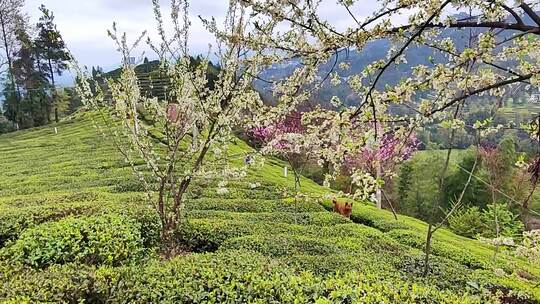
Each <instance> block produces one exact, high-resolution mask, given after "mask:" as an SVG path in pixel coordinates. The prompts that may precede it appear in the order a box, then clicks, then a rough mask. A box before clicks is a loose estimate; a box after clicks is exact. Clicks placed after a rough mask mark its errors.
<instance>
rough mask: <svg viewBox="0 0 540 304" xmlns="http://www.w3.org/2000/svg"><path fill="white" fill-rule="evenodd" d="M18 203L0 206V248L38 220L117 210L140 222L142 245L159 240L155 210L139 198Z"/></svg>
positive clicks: (151, 243)
mask: <svg viewBox="0 0 540 304" xmlns="http://www.w3.org/2000/svg"><path fill="white" fill-rule="evenodd" d="M17 205H18V204H15V205H14V206H13V205H11V204H10V205H5V206H3V207H0V248H1V247H3V246H5V244H6V243H8V242H9V241H13V240H16V239H17V238H18V237H19V235H21V233H23V232H24V231H25V230H26V229H28V228H32V227H35V226H37V225H39V224H42V223H45V222H48V221H56V220H59V219H62V218H64V217H68V216H75V217H76V216H90V215H99V214H111V213H112V214H121V215H124V216H127V217H130V218H132V219H134V220H135V221H137V222H138V223H140V225H141V233H142V237H143V239H144V244H145V247H154V246H156V245H157V243H158V242H159V231H160V226H161V223H160V221H159V217H158V215H157V213H156V212H155V210H154V209H153V208H152V207H151V206H147V205H145V204H144V203H141V202H127V201H126V202H123V201H121V202H110V201H108V200H104V201H101V200H95V201H75V202H71V203H69V202H64V201H62V200H60V201H58V203H45V204H41V205H40V204H37V205H29V206H26V205H23V207H18V206H17Z"/></svg>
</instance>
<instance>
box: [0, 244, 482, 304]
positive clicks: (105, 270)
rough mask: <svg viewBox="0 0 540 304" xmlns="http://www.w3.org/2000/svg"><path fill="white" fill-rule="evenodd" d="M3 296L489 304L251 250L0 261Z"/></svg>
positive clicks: (41, 299) (61, 299)
mask: <svg viewBox="0 0 540 304" xmlns="http://www.w3.org/2000/svg"><path fill="white" fill-rule="evenodd" d="M0 279H2V282H3V284H2V285H0V299H5V300H14V299H21V298H22V297H26V298H27V299H28V300H29V302H69V303H78V302H82V301H84V302H89V303H164V302H166V303H463V304H467V303H491V302H492V301H490V298H489V297H480V296H472V295H470V294H469V293H467V292H460V294H459V295H457V294H454V293H452V292H450V291H445V290H437V289H435V288H432V287H428V286H427V285H424V284H410V283H405V282H404V281H402V280H401V279H399V278H395V277H388V278H385V280H381V278H380V277H379V275H378V274H375V273H359V272H347V273H344V274H337V275H335V276H334V275H333V276H330V277H327V278H323V277H319V276H315V275H313V274H312V273H310V272H306V271H298V270H297V269H294V268H289V267H285V266H284V265H283V264H281V263H280V262H278V261H276V260H273V259H270V258H268V257H264V256H262V255H260V254H257V253H255V252H251V251H229V252H221V253H217V254H194V255H190V256H186V257H178V258H175V259H173V260H171V261H166V262H159V261H155V262H152V263H149V264H147V265H145V266H142V267H141V266H124V267H119V268H112V267H100V268H97V269H96V268H93V267H89V266H79V265H73V264H69V265H55V266H52V267H50V268H48V269H47V270H45V271H35V270H32V269H26V270H24V269H21V268H20V266H16V265H15V266H14V265H8V264H3V263H0Z"/></svg>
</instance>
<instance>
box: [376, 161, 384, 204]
mask: <svg viewBox="0 0 540 304" xmlns="http://www.w3.org/2000/svg"><path fill="white" fill-rule="evenodd" d="M381 175H382V166H381V164H380V162H379V163H378V164H377V174H376V176H375V178H376V179H379V177H381ZM375 200H376V201H377V208H378V209H382V190H381V189H380V188H379V187H377V190H376V192H375Z"/></svg>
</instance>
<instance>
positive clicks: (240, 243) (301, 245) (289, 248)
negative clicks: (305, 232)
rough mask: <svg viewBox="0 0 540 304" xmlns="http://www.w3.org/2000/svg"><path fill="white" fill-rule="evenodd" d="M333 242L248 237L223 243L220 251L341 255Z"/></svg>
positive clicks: (291, 237) (299, 237)
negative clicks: (236, 250)
mask: <svg viewBox="0 0 540 304" xmlns="http://www.w3.org/2000/svg"><path fill="white" fill-rule="evenodd" d="M335 245H336V244H335V241H332V240H329V239H318V238H312V237H306V236H293V235H289V234H277V235H273V236H259V235H249V236H243V237H239V238H234V239H229V240H227V241H225V242H224V243H223V244H222V245H221V247H220V250H231V249H239V250H254V251H257V252H260V253H262V254H264V255H267V256H287V255H290V254H301V253H304V254H307V253H309V254H312V255H328V254H338V253H343V252H344V251H343V250H341V249H340V248H339V247H337V246H335Z"/></svg>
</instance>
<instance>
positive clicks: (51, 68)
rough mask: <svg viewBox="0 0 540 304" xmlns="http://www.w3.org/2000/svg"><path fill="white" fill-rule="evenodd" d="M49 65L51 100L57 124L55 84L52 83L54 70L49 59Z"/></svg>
mask: <svg viewBox="0 0 540 304" xmlns="http://www.w3.org/2000/svg"><path fill="white" fill-rule="evenodd" d="M48 63H49V73H51V85H52V94H51V95H52V100H53V102H52V103H53V105H54V121H55V122H56V123H58V100H57V98H58V95H57V94H56V83H55V81H54V70H53V66H52V62H51V59H49V60H48Z"/></svg>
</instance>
